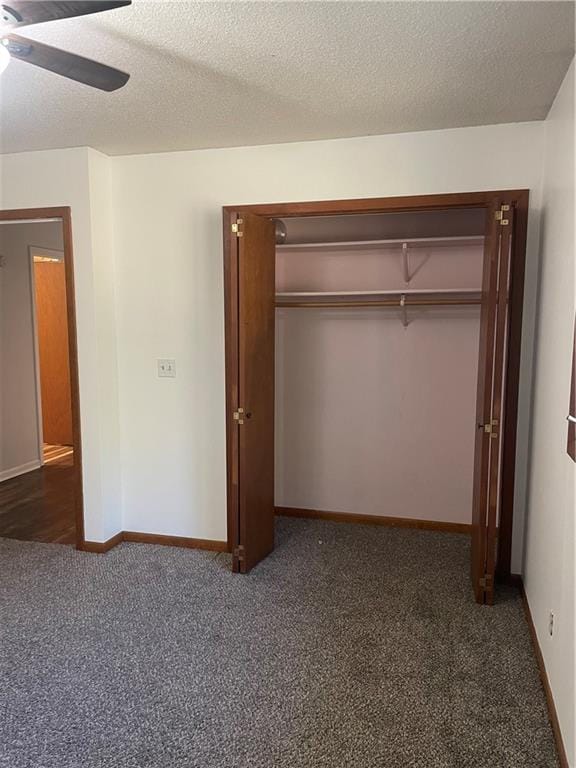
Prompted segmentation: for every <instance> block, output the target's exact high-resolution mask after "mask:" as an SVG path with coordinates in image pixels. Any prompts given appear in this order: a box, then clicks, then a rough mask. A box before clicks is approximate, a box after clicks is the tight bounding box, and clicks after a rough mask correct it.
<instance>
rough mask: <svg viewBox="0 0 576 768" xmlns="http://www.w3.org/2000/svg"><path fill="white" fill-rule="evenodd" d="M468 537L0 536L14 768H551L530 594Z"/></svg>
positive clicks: (351, 532)
mask: <svg viewBox="0 0 576 768" xmlns="http://www.w3.org/2000/svg"><path fill="white" fill-rule="evenodd" d="M468 548H469V542H468V539H467V537H465V536H460V535H449V534H439V533H430V532H425V531H411V530H399V529H398V530H395V529H387V528H380V527H369V526H348V525H341V524H333V523H325V522H320V521H300V520H298V521H297V520H288V519H282V520H280V521H279V523H278V547H277V549H276V551H275V552H274V554H273V555H272V556H271V557H269V558H268V559H267V560H266V561H265V562H264V563H262V564H261V565H260V566H259V567H258V568H256V569H255V570H254V571H253V572H252V573H251V574H250V575H248V576H238V575H234V574H232V573H231V572H230V562H229V559H228V556H227V555H216V554H213V553H205V552H197V551H193V550H185V549H172V548H169V547H154V546H148V545H140V544H122V545H121V546H119V547H117V548H116V549H114V550H112V551H111V552H109V553H108V554H106V555H92V554H87V553H79V552H76V551H74V550H73V549H72V548H70V547H65V546H61V545H57V544H36V543H22V542H19V541H11V540H0V765H1V766H3V767H4V766H6V768H183V767H184V766H186V768H304V767H305V766H306V768H312V767H314V768H328V767H330V768H476V766H478V768H480V767H482V768H552V767H554V766H557V762H556V757H555V752H554V745H553V739H552V733H551V729H550V726H549V723H548V718H547V713H546V706H545V700H544V694H543V691H542V688H541V684H540V682H539V679H538V672H537V667H536V662H535V660H534V656H533V653H532V650H531V645H530V638H529V634H528V628H527V626H526V622H525V620H524V617H523V612H522V605H521V601H520V598H519V596H518V594H517V593H516V592H515V591H513V590H510V591H503V592H500V594H499V598H498V602H497V604H496V605H495V606H494V607H492V608H489V607H479V606H476V605H475V604H474V603H473V602H472V598H471V592H470V587H469V582H468V558H469V551H468Z"/></svg>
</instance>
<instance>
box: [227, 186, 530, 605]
mask: <svg viewBox="0 0 576 768" xmlns="http://www.w3.org/2000/svg"><path fill="white" fill-rule="evenodd" d="M527 206H528V192H527V191H525V190H520V191H503V192H482V193H466V194H454V195H432V196H425V197H417V198H383V199H369V200H349V201H327V202H312V203H294V204H290V203H285V204H270V205H255V206H230V207H227V208H225V209H224V236H225V248H224V267H225V309H226V377H227V387H226V390H227V449H228V457H227V458H228V530H229V546H230V548H231V550H232V552H233V556H234V557H233V568H234V570H236V571H240V572H246V571H248V570H250V568H252V567H253V566H254V565H256V564H257V563H258V562H259V561H260V560H261V559H262V558H263V557H265V556H266V555H267V554H269V553H270V552H271V551H272V549H273V546H274V515H275V511H279V512H281V513H284V514H286V513H290V514H294V515H301V516H314V517H327V518H328V519H347V520H348V521H354V522H378V523H380V524H384V525H405V526H413V527H421V528H427V527H428V528H437V529H444V530H467V531H468V532H469V533H470V534H471V537H472V547H471V552H472V554H471V578H472V587H473V591H474V595H475V598H476V600H477V601H478V602H485V603H491V602H492V601H493V598H494V580H495V577H496V575H498V576H500V577H501V578H503V579H506V578H508V577H509V576H510V556H511V544H512V521H513V502H514V465H515V454H516V420H517V407H518V405H517V395H518V376H519V358H520V342H521V321H522V303H523V282H524V259H525V242H526V224H527ZM275 432H276V434H275ZM308 499H309V500H310V501H309V502H307V500H308ZM277 507H279V509H278V510H276V508H277Z"/></svg>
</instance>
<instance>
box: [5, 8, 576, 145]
mask: <svg viewBox="0 0 576 768" xmlns="http://www.w3.org/2000/svg"><path fill="white" fill-rule="evenodd" d="M18 31H19V33H21V34H27V35H28V36H29V37H33V38H35V39H38V40H40V41H42V42H45V43H48V44H49V45H56V46H58V47H61V48H66V49H69V50H71V51H74V52H76V53H80V54H82V55H85V56H90V57H92V58H95V59H97V60H100V61H104V62H106V63H108V64H111V65H113V66H117V67H119V68H120V69H125V70H127V71H128V72H130V73H131V75H132V77H131V79H130V81H129V82H128V84H127V85H126V86H125V87H124V88H123V89H121V90H119V91H117V92H115V93H103V92H99V91H95V90H93V89H91V88H88V87H87V86H83V85H80V84H78V83H75V82H72V81H69V80H66V79H64V78H61V77H58V76H57V75H54V74H51V73H49V72H45V71H43V70H41V69H38V68H36V67H32V66H30V65H27V64H24V63H22V62H20V61H12V62H11V63H10V65H9V66H8V68H7V70H6V71H5V73H4V74H3V75H2V77H1V78H0V149H1V151H3V152H16V151H23V150H31V149H47V148H55V147H70V146H80V145H88V146H92V147H95V148H97V149H100V150H102V151H103V152H106V153H108V154H129V153H139V152H156V151H165V150H175V149H193V148H200V147H222V146H238V145H250V144H269V143H276V142H285V141H301V140H310V139H322V138H336V137H343V136H363V135H370V134H383V133H395V132H401V131H419V130H429V129H435V128H446V127H457V126H466V125H484V124H490V123H503V122H516V121H524V120H539V119H543V118H544V117H545V116H546V114H547V111H548V109H549V107H550V105H551V103H552V100H553V98H554V96H555V94H556V91H557V89H558V87H559V85H560V83H561V81H562V78H563V76H564V73H565V72H566V69H567V67H568V65H569V63H570V60H571V58H572V56H573V51H574V5H573V3H571V2H497V1H495V2H390V3H389V2H367V3H364V2H306V1H303V2H270V1H264V2H232V3H225V2H158V1H156V2H147V1H146V0H134V4H133V5H132V6H131V7H128V8H123V9H119V10H116V11H110V12H107V13H103V14H99V15H97V16H90V17H83V18H80V19H73V20H66V21H57V22H50V23H46V24H42V25H38V26H35V27H29V28H26V29H24V28H22V29H20V30H18Z"/></svg>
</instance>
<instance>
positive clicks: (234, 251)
mask: <svg viewBox="0 0 576 768" xmlns="http://www.w3.org/2000/svg"><path fill="white" fill-rule="evenodd" d="M495 199H498V200H500V201H502V202H503V203H505V204H508V205H510V206H513V208H514V212H515V226H514V232H513V242H512V253H511V269H510V289H509V325H508V332H507V333H508V338H507V345H506V351H507V352H506V385H505V390H504V395H503V399H504V424H503V441H502V478H501V495H500V519H499V534H498V558H497V566H496V575H497V577H498V579H499V580H500V581H507V580H510V579H511V578H513V575H512V574H511V553H512V526H513V520H514V487H515V482H514V481H515V471H516V439H517V421H518V386H519V378H520V354H521V341H522V311H523V303H524V274H525V263H526V239H527V227H528V200H529V190H527V189H514V190H493V191H488V192H458V193H451V194H440V195H417V196H410V197H383V198H365V199H351V200H321V201H310V202H288V203H262V204H255V205H233V206H224V207H223V209H222V214H223V227H224V233H223V234H224V303H225V341H226V443H227V445H226V455H227V490H228V494H227V510H228V519H227V522H228V549H229V550H230V551H232V552H233V551H234V550H235V548H236V547H237V546H238V545H239V544H240V542H239V539H238V536H239V523H238V473H239V467H238V434H237V433H238V428H237V423H236V422H235V421H234V417H233V412H234V409H235V407H236V405H235V402H236V399H237V393H238V362H239V361H238V242H237V237H236V235H235V234H234V233H233V225H234V224H235V222H236V220H237V218H238V216H241V214H242V213H252V214H255V215H257V216H262V217H264V218H270V219H275V218H292V217H297V216H298V217H301V216H335V215H339V216H342V215H354V214H362V213H364V214H365V213H390V212H409V211H412V212H417V211H420V212H423V211H434V210H450V209H453V210H457V209H462V208H484V209H485V210H486V214H487V215H488V214H489V212H490V210H491V207H492V205H493V203H494V200H495Z"/></svg>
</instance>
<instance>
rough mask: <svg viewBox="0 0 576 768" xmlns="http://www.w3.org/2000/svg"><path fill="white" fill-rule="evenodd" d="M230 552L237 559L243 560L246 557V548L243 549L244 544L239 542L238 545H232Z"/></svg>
mask: <svg viewBox="0 0 576 768" xmlns="http://www.w3.org/2000/svg"><path fill="white" fill-rule="evenodd" d="M232 554H233V555H234V557H235V558H237V559H238V560H245V559H246V550H245V549H244V545H243V544H240V545H239V546H237V547H234V549H233V550H232Z"/></svg>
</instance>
